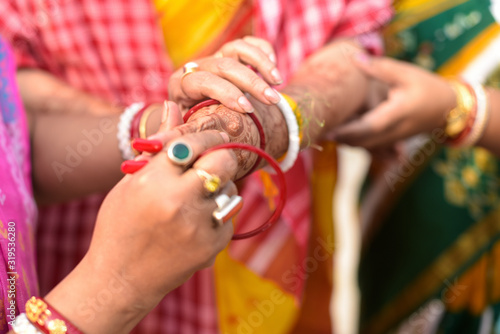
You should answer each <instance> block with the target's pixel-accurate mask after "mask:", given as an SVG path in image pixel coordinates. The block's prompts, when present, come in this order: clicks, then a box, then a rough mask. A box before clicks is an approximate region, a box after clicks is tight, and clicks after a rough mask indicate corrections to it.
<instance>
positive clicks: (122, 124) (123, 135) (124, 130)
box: [116, 102, 144, 160]
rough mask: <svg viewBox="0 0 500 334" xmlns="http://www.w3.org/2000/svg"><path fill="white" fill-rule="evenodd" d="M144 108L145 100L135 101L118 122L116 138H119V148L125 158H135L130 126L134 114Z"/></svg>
mask: <svg viewBox="0 0 500 334" xmlns="http://www.w3.org/2000/svg"><path fill="white" fill-rule="evenodd" d="M142 108H144V103H143V102H137V103H133V104H131V105H130V106H128V107H127V108H125V111H123V113H122V114H121V115H120V121H119V122H118V132H117V134H116V138H118V148H119V149H120V152H121V153H122V158H123V160H132V159H134V158H135V154H134V151H132V147H131V146H130V126H131V124H132V120H133V119H134V116H135V115H136V114H137V113H138V112H139V111H141V109H142Z"/></svg>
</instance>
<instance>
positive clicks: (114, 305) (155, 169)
mask: <svg viewBox="0 0 500 334" xmlns="http://www.w3.org/2000/svg"><path fill="white" fill-rule="evenodd" d="M182 140H183V141H184V142H186V143H188V144H190V145H191V147H192V148H193V151H194V156H198V155H199V154H200V153H201V152H203V151H205V150H206V149H208V148H209V147H212V146H215V145H218V144H222V143H224V142H226V140H225V138H224V137H223V136H221V135H220V134H219V133H218V132H216V131H206V132H203V133H195V134H189V135H186V136H184V137H182ZM235 159H236V158H235V156H234V154H233V153H232V152H231V151H228V150H224V151H216V152H213V153H211V154H209V155H206V156H204V157H202V158H200V159H199V160H198V161H196V162H195V164H194V167H195V168H200V169H203V170H205V171H207V172H208V173H211V174H215V175H217V176H219V177H220V178H221V181H222V187H223V189H222V191H223V192H224V193H227V194H228V195H232V194H235V193H236V187H235V185H234V184H233V183H232V182H230V179H232V178H233V177H234V174H235V172H236V162H235ZM216 207H217V206H216V203H215V201H214V198H213V196H209V194H208V193H207V191H206V190H205V189H204V188H203V186H202V182H201V180H200V179H199V177H198V175H197V174H196V172H195V171H194V170H193V169H188V170H184V169H183V168H182V167H179V166H177V165H174V164H173V163H171V162H170V160H168V158H167V155H166V153H165V152H160V153H158V154H156V155H155V156H153V157H151V158H150V160H149V163H148V164H147V165H146V166H145V167H144V168H143V169H141V170H140V171H138V172H137V173H135V174H133V175H128V176H126V177H125V178H123V179H122V180H121V181H120V182H119V183H118V184H117V185H116V186H115V187H114V188H113V190H112V191H111V192H110V193H109V194H108V196H107V197H106V199H105V201H104V203H103V205H102V207H101V210H100V212H99V216H98V219H97V223H96V227H95V232H94V235H93V239H92V243H91V245H90V249H89V251H88V253H87V254H86V256H85V258H84V259H83V260H82V262H81V263H80V264H79V265H78V267H77V268H76V269H75V270H74V271H73V272H72V273H71V274H70V275H69V276H68V277H67V278H66V279H65V280H64V281H63V282H62V283H61V284H60V285H58V286H57V287H56V288H55V289H54V290H53V291H52V292H51V293H50V294H49V295H48V296H47V297H46V299H47V301H48V302H49V303H51V304H52V305H53V306H54V307H55V308H56V309H60V310H62V311H64V312H63V314H64V315H65V316H66V317H67V318H68V319H69V320H70V321H72V322H74V323H75V325H76V326H77V327H78V328H80V329H81V330H82V331H83V332H88V333H124V332H128V331H130V330H131V328H132V327H133V326H134V325H135V324H136V323H137V322H138V321H139V320H140V319H141V318H142V317H144V316H145V314H147V313H148V312H149V311H150V310H151V309H152V308H153V307H154V306H155V305H156V304H157V303H158V302H159V301H160V300H161V299H162V298H163V297H164V296H165V295H166V294H167V293H168V292H169V291H171V290H172V289H174V288H175V287H177V286H178V285H180V284H181V283H183V282H184V281H186V280H187V279H188V278H189V277H190V276H191V275H192V274H193V273H194V272H195V271H197V270H199V269H202V268H205V267H207V266H210V265H211V264H212V263H213V261H214V258H215V256H216V255H217V253H218V252H220V251H221V250H222V249H224V247H225V246H226V245H227V244H228V242H229V241H230V239H231V237H232V235H233V226H232V224H230V223H228V224H224V225H222V226H216V225H214V222H213V221H212V218H211V215H212V212H213V211H214V209H216ZM117 280H118V283H120V282H124V283H123V284H125V285H126V286H124V287H123V284H122V288H121V289H118V288H116V282H117ZM109 282H115V283H113V284H114V285H113V286H112V288H111V287H110V286H111V283H109ZM118 285H119V284H118ZM117 291H119V292H117ZM103 293H107V294H113V293H114V294H117V295H112V298H109V299H106V303H107V304H106V305H100V304H99V308H97V307H96V306H94V305H95V303H96V297H98V299H97V300H98V301H99V296H100V295H102V294H103ZM118 293H119V294H118ZM100 303H102V302H100Z"/></svg>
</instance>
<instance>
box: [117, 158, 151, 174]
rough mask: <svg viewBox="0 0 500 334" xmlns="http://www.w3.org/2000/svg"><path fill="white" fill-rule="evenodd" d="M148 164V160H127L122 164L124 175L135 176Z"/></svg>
mask: <svg viewBox="0 0 500 334" xmlns="http://www.w3.org/2000/svg"><path fill="white" fill-rule="evenodd" d="M147 163H148V162H147V161H146V160H142V161H134V160H127V161H124V162H123V163H122V165H121V170H122V173H124V174H134V173H135V172H137V171H138V170H140V169H141V168H142V167H144V166H146V164H147Z"/></svg>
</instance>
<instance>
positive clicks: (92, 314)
mask: <svg viewBox="0 0 500 334" xmlns="http://www.w3.org/2000/svg"><path fill="white" fill-rule="evenodd" d="M45 300H46V301H47V302H48V303H50V304H51V305H52V306H53V307H54V308H55V309H57V310H59V311H60V313H61V314H62V315H63V316H64V317H66V319H68V320H69V321H70V322H71V323H72V324H74V325H75V326H76V327H77V328H79V329H80V330H81V331H82V332H83V333H104V332H105V333H124V332H128V331H130V330H131V329H132V328H133V327H134V326H135V325H136V324H137V323H138V322H139V320H140V319H141V318H142V317H144V316H145V314H146V313H147V312H148V311H149V310H150V309H151V308H152V307H146V306H145V305H141V304H140V303H138V301H139V300H141V299H140V298H139V297H138V292H136V291H135V289H134V288H133V287H132V285H131V284H130V281H129V279H128V277H126V276H125V275H123V274H120V273H118V272H110V270H108V269H102V268H99V267H98V266H97V267H96V266H95V264H94V263H92V261H89V260H88V258H87V256H86V257H85V258H84V259H83V260H82V261H81V262H80V264H78V266H77V267H76V268H75V269H74V270H73V271H72V272H71V273H70V274H69V275H68V276H67V277H66V278H65V279H64V280H63V281H62V282H61V283H60V284H58V285H57V286H56V287H55V288H54V289H53V290H52V291H51V292H50V293H49V294H48V295H47V296H46V297H45Z"/></svg>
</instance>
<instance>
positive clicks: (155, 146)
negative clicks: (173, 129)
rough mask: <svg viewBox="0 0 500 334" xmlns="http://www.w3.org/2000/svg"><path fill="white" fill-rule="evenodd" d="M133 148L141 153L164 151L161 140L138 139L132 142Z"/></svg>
mask: <svg viewBox="0 0 500 334" xmlns="http://www.w3.org/2000/svg"><path fill="white" fill-rule="evenodd" d="M132 147H133V148H135V149H136V150H137V151H139V152H149V153H158V152H160V151H161V150H162V149H163V144H162V142H161V141H159V140H148V139H141V138H137V139H134V141H133V142H132Z"/></svg>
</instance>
